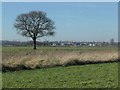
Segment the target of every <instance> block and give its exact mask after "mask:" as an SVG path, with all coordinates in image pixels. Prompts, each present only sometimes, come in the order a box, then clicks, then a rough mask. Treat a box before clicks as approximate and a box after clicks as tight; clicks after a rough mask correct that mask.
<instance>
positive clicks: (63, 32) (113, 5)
mask: <svg viewBox="0 0 120 90" xmlns="http://www.w3.org/2000/svg"><path fill="white" fill-rule="evenodd" d="M30 11H44V12H46V13H47V17H49V18H50V19H52V20H53V21H54V22H55V26H56V29H55V32H56V35H55V36H54V37H43V38H40V39H38V40H43V41H44V40H49V41H109V40H110V39H111V38H113V39H114V40H115V41H117V40H118V3H117V2H99V3H98V2H71V3H70V2H63V3H62V2H59V3H58V2H3V3H2V40H20V41H26V40H31V39H30V38H26V37H23V36H21V35H19V34H18V33H17V31H16V29H15V28H14V23H15V19H16V17H17V16H18V15H20V14H22V13H29V12H30Z"/></svg>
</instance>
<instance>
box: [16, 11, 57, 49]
mask: <svg viewBox="0 0 120 90" xmlns="http://www.w3.org/2000/svg"><path fill="white" fill-rule="evenodd" d="M14 27H15V28H16V29H17V30H18V32H19V33H20V34H21V35H22V36H25V37H31V38H32V40H33V46H34V48H33V49H36V39H37V38H40V37H43V36H53V35H54V34H55V32H54V31H53V30H54V29H55V26H54V22H53V21H52V20H51V19H49V18H47V17H46V13H45V12H42V11H31V12H29V13H26V14H21V15H19V16H17V18H16V22H15V24H14Z"/></svg>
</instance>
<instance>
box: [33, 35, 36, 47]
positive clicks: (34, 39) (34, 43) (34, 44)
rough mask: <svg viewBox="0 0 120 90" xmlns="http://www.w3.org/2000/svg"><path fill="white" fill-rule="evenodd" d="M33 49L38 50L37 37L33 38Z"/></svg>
mask: <svg viewBox="0 0 120 90" xmlns="http://www.w3.org/2000/svg"><path fill="white" fill-rule="evenodd" d="M33 49H36V37H34V38H33Z"/></svg>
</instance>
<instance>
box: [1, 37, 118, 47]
mask: <svg viewBox="0 0 120 90" xmlns="http://www.w3.org/2000/svg"><path fill="white" fill-rule="evenodd" d="M0 45H2V46H31V45H33V42H32V41H24V42H23V41H2V42H0ZM118 45H119V43H118V42H114V39H111V40H110V41H109V42H104V41H103V42H95V41H92V42H85V41H82V42H77V41H42V42H40V41H37V46H54V47H55V46H75V47H77V46H80V47H85V46H90V47H95V46H118Z"/></svg>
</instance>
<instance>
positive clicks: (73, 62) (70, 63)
mask: <svg viewBox="0 0 120 90" xmlns="http://www.w3.org/2000/svg"><path fill="white" fill-rule="evenodd" d="M114 62H120V59H117V60H110V61H100V60H98V61H91V60H90V61H80V60H78V59H74V60H71V61H68V62H66V63H64V64H63V65H60V64H55V65H52V66H51V65H49V66H45V67H35V68H34V69H38V68H50V67H57V66H73V65H87V64H102V63H114ZM32 69H33V68H30V67H26V66H25V65H18V66H16V67H9V66H5V65H2V72H12V71H19V70H32Z"/></svg>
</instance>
